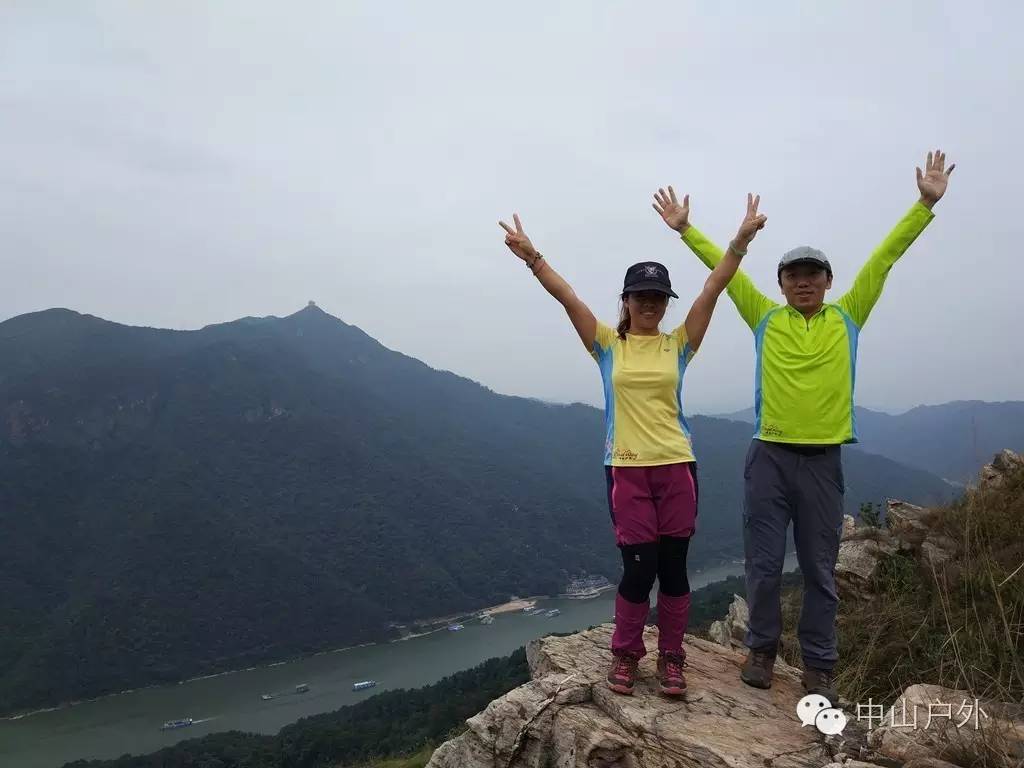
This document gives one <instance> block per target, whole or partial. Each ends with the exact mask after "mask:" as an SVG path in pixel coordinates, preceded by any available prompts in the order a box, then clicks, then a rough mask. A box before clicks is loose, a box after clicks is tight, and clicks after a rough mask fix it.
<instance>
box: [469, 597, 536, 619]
mask: <svg viewBox="0 0 1024 768" xmlns="http://www.w3.org/2000/svg"><path fill="white" fill-rule="evenodd" d="M536 604H537V601H536V599H534V598H526V599H524V600H511V601H509V602H507V603H502V604H501V605H496V606H494V607H493V608H485V609H484V610H482V611H480V613H486V614H488V615H490V614H493V613H511V612H513V611H521V610H523V609H524V608H533V606H535V605H536Z"/></svg>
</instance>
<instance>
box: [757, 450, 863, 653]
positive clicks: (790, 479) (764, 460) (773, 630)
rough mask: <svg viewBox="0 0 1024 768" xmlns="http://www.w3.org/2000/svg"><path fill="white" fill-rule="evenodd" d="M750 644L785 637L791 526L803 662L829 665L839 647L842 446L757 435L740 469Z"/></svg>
mask: <svg viewBox="0 0 1024 768" xmlns="http://www.w3.org/2000/svg"><path fill="white" fill-rule="evenodd" d="M743 478H744V480H745V490H744V504H743V548H744V554H745V556H746V579H747V603H748V605H749V608H750V622H749V627H748V631H747V635H746V638H745V640H744V642H745V644H746V645H747V647H748V648H757V649H761V648H774V647H776V645H777V644H778V642H779V637H780V635H781V634H782V610H781V608H780V605H779V587H780V583H781V579H782V562H783V558H784V557H785V554H786V530H787V528H788V527H789V521H790V520H792V521H793V541H794V543H795V544H796V552H797V560H798V561H799V563H800V570H801V571H802V572H803V577H804V598H803V608H802V610H801V611H800V624H799V627H798V635H799V638H800V650H801V653H802V654H803V660H804V665H805V666H809V667H815V668H818V669H831V668H832V667H833V665H834V664H835V663H836V661H837V660H838V659H839V654H838V651H837V649H836V626H835V625H836V608H837V607H838V605H839V596H838V594H837V593H836V579H835V567H836V557H837V556H838V554H839V539H840V538H841V536H842V530H843V491H844V484H843V465H842V456H841V447H840V446H838V445H823V446H790V445H785V444H782V443H771V442H767V441H762V440H753V441H752V442H751V444H750V449H749V450H748V451H747V460H746V465H745V467H744V471H743Z"/></svg>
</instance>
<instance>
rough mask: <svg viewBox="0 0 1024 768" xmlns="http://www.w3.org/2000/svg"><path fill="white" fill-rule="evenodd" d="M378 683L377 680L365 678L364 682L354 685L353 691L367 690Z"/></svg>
mask: <svg viewBox="0 0 1024 768" xmlns="http://www.w3.org/2000/svg"><path fill="white" fill-rule="evenodd" d="M375 685H377V681H376V680H363V681H362V682H359V683H355V684H354V685H353V686H352V690H353V691H365V690H366V689H367V688H373V687H374V686H375Z"/></svg>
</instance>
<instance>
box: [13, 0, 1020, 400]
mask: <svg viewBox="0 0 1024 768" xmlns="http://www.w3.org/2000/svg"><path fill="white" fill-rule="evenodd" d="M1021 8H1022V6H1021V5H1020V4H1019V3H1015V2H1006V3H964V2H962V0H960V1H959V2H948V3H932V2H929V3H924V2H921V3H910V2H901V3H893V2H856V3H854V2H849V3H817V2H810V0H808V2H802V3H794V2H772V3H753V2H748V3H739V2H736V3H696V2H680V1H679V0H675V1H674V2H671V3H668V2H666V3H654V2H651V3H631V4H626V3H611V2H605V3H601V2H583V1H581V2H572V3H570V2H566V3H550V2H518V3H515V4H507V3H506V4H501V5H500V6H499V5H498V4H494V3H479V2H440V3H422V2H420V3H413V2H409V3H380V2H373V3H371V2H365V3H356V2H351V1H349V2H342V1H340V0H339V1H338V2H323V3H313V2H302V3H284V2H278V3H258V2H251V1H250V0H246V1H245V2H242V1H240V0H239V1H238V2H218V3H209V2H205V1H204V2H181V1H180V0H173V2H172V1H171V0H167V1H166V2H144V3H140V2H136V1H134V0H131V1H126V2H103V3H87V2H52V3H51V2H41V1H40V0H26V1H25V2H11V1H10V0H6V1H5V2H3V4H2V5H0V147H2V152H3V162H2V167H3V183H2V184H0V227H2V235H3V238H4V241H3V247H2V249H0V268H2V272H0V318H6V317H10V316H13V315H17V314H21V313H24V312H30V311H35V310H39V309H45V308H48V307H54V306H63V307H69V308H72V309H75V310H78V311H81V312H88V313H91V314H96V315H99V316H101V317H105V318H108V319H111V320H116V321H119V322H123V323H129V324H135V325H152V326H161V327H173V328H199V327H201V326H203V325H206V324H209V323H215V322H222V321H226V320H231V319H235V318H238V317H241V316H246V315H285V314H290V313H291V312H294V311H297V310H298V309H300V308H301V307H303V306H304V305H305V303H306V302H307V300H309V299H314V300H316V301H317V303H318V304H319V305H320V306H321V307H322V308H323V309H325V310H326V311H328V312H330V313H332V314H334V315H337V316H338V317H340V318H342V319H343V320H345V321H346V322H349V323H353V324H355V325H358V326H360V327H361V328H363V329H364V330H365V331H366V332H367V333H369V334H370V335H372V336H374V337H375V338H377V339H379V340H380V341H381V342H382V343H384V344H385V345H387V346H389V347H391V348H393V349H397V350H400V351H402V352H405V353H407V354H409V355H412V356H414V357H417V358H420V359H421V360H423V361H425V362H426V363H428V364H430V365H432V366H434V367H437V368H445V369H450V370H453V371H455V372H457V373H460V374H463V375H465V376H468V377H471V378H473V379H476V380H478V381H480V382H482V383H484V384H486V385H487V386H489V387H491V388H493V389H495V390H497V391H499V392H504V393H510V394H518V395H527V396H533V397H541V398H547V399H555V400H566V401H569V400H581V401H584V402H590V403H595V404H599V403H600V402H601V387H600V377H599V375H598V371H597V367H596V365H595V364H594V362H593V361H592V360H591V358H590V357H589V356H588V355H587V353H586V350H584V348H583V346H582V345H581V344H580V342H579V340H578V338H577V337H576V335H575V333H574V331H573V330H572V327H571V325H570V324H569V321H568V319H567V318H566V316H565V314H564V311H563V310H562V309H561V307H560V306H558V304H557V303H556V302H555V301H554V300H553V299H551V298H550V297H549V296H548V295H547V294H546V293H545V292H544V291H543V289H542V288H541V287H540V285H539V284H538V283H537V282H536V280H535V278H533V277H532V276H531V275H530V273H529V272H528V271H527V270H526V269H525V268H524V267H523V265H522V263H521V262H520V261H519V260H518V259H516V258H515V257H514V256H513V255H512V254H511V253H510V252H508V251H507V250H506V248H505V246H504V244H503V239H502V237H503V233H502V231H501V230H500V229H499V228H498V226H497V223H496V222H497V220H498V219H499V218H506V217H511V215H512V212H513V210H516V211H519V213H520V214H521V216H522V218H523V222H524V224H525V226H526V230H527V233H528V234H529V235H531V237H532V238H533V239H534V242H535V244H536V245H537V246H538V248H540V249H541V250H542V251H543V252H544V253H545V255H546V256H547V258H548V260H549V262H550V263H551V264H552V265H553V266H555V267H556V268H557V269H558V270H559V271H560V272H561V273H562V274H563V275H564V276H565V277H566V278H567V279H568V280H569V281H570V282H571V283H572V285H573V287H574V288H575V290H576V292H577V293H578V294H579V295H580V296H581V297H582V298H583V299H584V300H585V301H587V302H588V304H589V305H590V306H591V308H592V309H593V310H594V313H595V314H596V315H598V316H599V317H601V318H602V319H603V320H605V322H608V323H609V324H614V322H615V320H616V312H617V306H616V299H617V295H618V291H619V290H620V288H621V285H622V276H623V273H624V271H625V269H626V267H627V266H628V265H629V264H631V263H633V262H635V261H640V260H645V259H654V260H658V261H661V262H663V263H664V264H666V265H667V266H668V268H669V270H670V272H671V276H672V280H673V284H674V286H675V287H676V292H677V293H678V294H679V295H680V297H681V298H680V299H679V300H678V301H676V302H674V303H673V305H672V307H671V308H670V310H669V314H668V316H667V317H666V322H665V327H670V326H674V325H675V324H677V323H678V322H679V321H680V320H681V318H682V317H683V315H684V314H685V311H686V309H687V308H688V306H689V303H690V301H692V299H693V297H694V296H695V295H696V293H697V292H698V290H699V288H700V286H701V284H702V282H703V280H704V278H705V276H706V270H705V268H704V267H703V266H702V265H701V264H700V263H699V262H698V261H697V260H696V258H695V257H694V256H692V254H691V253H690V252H689V250H687V249H686V248H685V247H684V246H683V245H682V244H681V243H680V241H679V240H678V238H677V237H675V236H674V233H672V232H670V231H669V230H668V229H667V228H666V227H665V226H664V224H663V223H662V222H661V220H660V219H659V218H658V217H657V215H656V214H655V213H654V212H653V211H652V210H651V207H650V200H651V193H652V192H653V191H654V190H655V189H656V188H657V187H658V185H663V184H668V183H672V184H674V185H675V187H676V189H677V190H680V191H681V192H682V191H688V192H690V193H691V200H692V211H693V212H692V221H693V222H694V223H695V224H696V226H698V227H699V228H701V229H702V230H704V231H705V232H706V233H707V234H709V235H710V236H712V237H713V238H714V239H716V240H717V241H719V242H720V243H721V244H722V245H724V244H725V243H726V242H727V241H728V239H729V238H730V237H731V236H732V234H733V233H734V232H735V229H736V227H737V226H738V224H739V222H740V219H741V217H742V214H743V207H744V196H745V194H746V192H747V191H754V192H759V193H760V194H761V195H762V204H761V208H762V210H763V212H764V213H766V214H767V215H768V224H767V227H766V229H765V230H763V231H762V232H761V233H760V234H759V235H758V237H757V239H756V240H755V241H754V243H753V245H752V246H751V248H750V253H749V255H748V256H747V258H746V260H745V261H746V264H745V267H746V269H747V270H748V271H749V272H750V273H751V274H752V276H753V277H754V279H755V281H756V282H757V283H758V285H759V286H760V287H761V288H762V290H764V291H765V292H767V293H769V295H776V292H777V287H776V285H775V263H776V261H777V260H778V257H779V255H780V254H781V253H782V252H784V251H785V250H788V249H789V248H792V247H794V246H796V245H801V244H810V245H814V246H816V247H818V248H821V249H823V250H824V251H825V252H826V253H827V254H828V255H829V256H830V258H831V259H832V263H833V265H834V267H835V268H836V272H837V274H836V281H835V289H834V293H833V294H832V295H833V296H835V297H837V296H838V295H839V294H840V293H842V291H844V290H845V289H846V288H847V287H848V286H849V283H850V281H851V279H852V277H853V275H854V273H855V272H856V270H857V268H858V267H859V266H860V264H861V262H862V261H863V260H864V258H865V257H866V256H867V254H868V253H869V252H870V251H871V249H872V248H873V247H874V246H875V245H876V244H877V243H878V242H879V241H880V240H881V239H882V238H883V237H884V235H885V234H886V232H887V231H888V230H889V228H890V227H891V226H892V225H893V224H894V223H895V222H896V221H897V219H898V218H899V217H900V216H901V215H902V214H903V213H904V211H905V210H906V209H907V208H908V207H909V206H910V205H911V204H912V203H913V202H914V200H915V199H916V197H917V189H916V185H915V181H914V167H915V165H918V164H921V163H923V159H924V155H925V153H926V152H927V150H928V149H929V148H933V147H936V146H940V147H942V148H944V149H946V150H947V152H948V154H949V157H950V159H951V160H953V161H955V162H956V163H957V170H956V172H955V173H954V175H953V177H952V180H951V184H950V189H949V191H948V193H947V195H946V198H945V199H943V200H942V202H940V203H939V205H938V206H937V207H936V213H937V217H936V219H935V221H933V222H932V224H931V225H930V226H929V228H928V229H927V230H926V231H925V233H924V234H923V235H922V236H921V237H920V238H919V239H918V241H917V242H916V243H915V244H914V246H913V247H912V248H911V250H910V251H909V252H908V253H907V254H906V256H905V257H904V258H903V260H902V261H901V262H900V263H899V264H898V265H897V266H896V268H895V269H894V270H893V272H892V274H891V275H890V278H889V281H888V285H887V288H886V293H885V295H884V296H883V298H882V300H881V302H880V303H879V305H878V306H877V307H876V309H875V311H874V313H873V315H872V317H871V319H870V321H869V322H868V324H867V326H866V328H865V330H864V332H863V333H862V334H861V346H860V365H859V368H858V376H857V395H858V402H859V403H861V404H863V405H869V406H876V407H884V408H890V409H899V408H902V407H907V406H910V405H913V404H916V403H922V402H923V403H937V402H944V401H947V400H952V399H960V398H982V399H991V400H996V399H1021V398H1024V364H1022V362H1024V360H1022V357H1024V356H1022V354H1021V353H1022V349H1024V342H1022V340H1021V333H1022V327H1024V322H1022V320H1021V304H1020V297H1021V292H1022V290H1024V280H1022V278H1024V264H1022V257H1021V255H1020V244H1021V240H1022V235H1024V214H1022V208H1021V202H1020V201H1019V200H1017V199H1016V198H1018V197H1020V196H1021V190H1020V185H1021V183H1022V181H1021V179H1022V172H1021V171H1022V157H1024V153H1022V147H1021V144H1020V138H1019V137H1020V135H1021V119H1022V112H1024V109H1022V106H1021V99H1022V96H1024V88H1022V85H1024V83H1022V80H1024V55H1022V53H1021V48H1022V46H1021V41H1020V30H1021V28H1022V27H1024V10H1021ZM752 371H753V344H752V340H751V335H750V332H749V331H748V330H747V328H746V326H744V325H743V324H742V323H741V321H740V320H739V318H738V316H737V314H736V311H735V308H734V307H733V306H732V303H731V302H730V301H729V300H728V299H727V298H725V297H723V299H722V302H721V303H720V304H719V308H718V310H717V313H716V315H715V318H714V320H713V322H712V325H711V330H710V332H709V333H708V335H707V337H706V339H705V342H704V346H703V348H702V349H701V351H700V353H699V355H698V356H697V358H695V360H694V362H693V364H692V365H691V367H690V368H689V369H688V371H687V376H686V387H685V398H686V408H687V410H688V411H696V412H716V411H722V410H727V409H733V408H741V407H745V406H747V405H749V404H750V402H751V399H752Z"/></svg>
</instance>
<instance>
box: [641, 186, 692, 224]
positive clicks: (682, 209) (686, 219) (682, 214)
mask: <svg viewBox="0 0 1024 768" xmlns="http://www.w3.org/2000/svg"><path fill="white" fill-rule="evenodd" d="M654 200H655V202H653V203H651V207H652V208H653V209H654V210H656V211H657V212H658V215H659V216H661V218H662V219H664V220H665V223H666V224H667V225H668V226H669V227H670V228H671V229H674V230H675V231H676V232H678V233H679V234H680V235H681V234H683V233H684V232H685V231H686V230H687V229H689V228H690V196H689V195H683V204H682V205H680V204H679V201H678V200H676V191H675V190H674V189H672V186H671V185H669V188H668V194H666V193H665V190H664V189H660V188H659V189H658V191H657V192H655V193H654Z"/></svg>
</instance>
